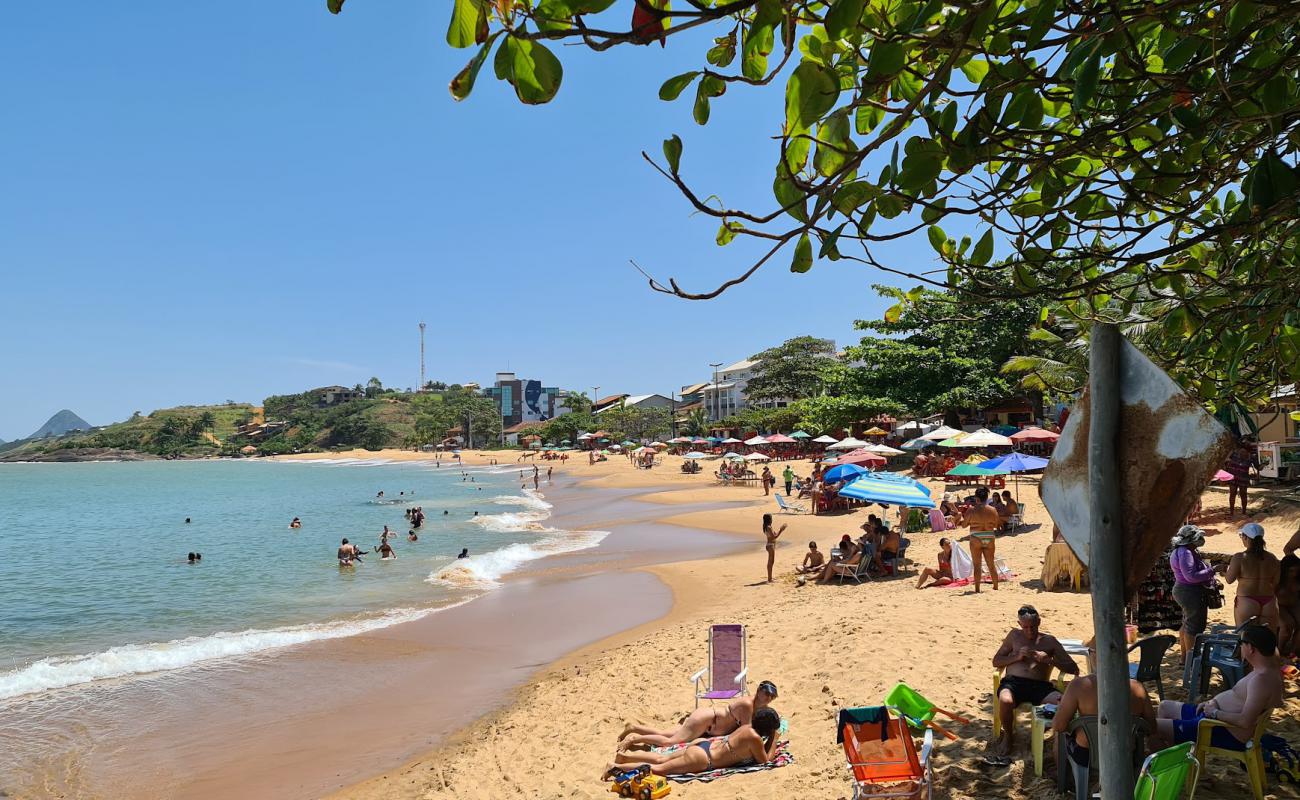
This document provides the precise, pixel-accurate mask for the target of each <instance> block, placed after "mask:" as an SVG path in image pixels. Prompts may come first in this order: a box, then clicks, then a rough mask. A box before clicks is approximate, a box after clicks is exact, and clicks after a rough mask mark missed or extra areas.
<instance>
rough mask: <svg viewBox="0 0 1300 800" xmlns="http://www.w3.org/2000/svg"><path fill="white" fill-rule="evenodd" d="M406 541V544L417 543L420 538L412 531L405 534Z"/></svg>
mask: <svg viewBox="0 0 1300 800" xmlns="http://www.w3.org/2000/svg"><path fill="white" fill-rule="evenodd" d="M406 541H408V542H418V541H420V537H419V536H417V535H416V533H415V531H414V530H409V531H407V532H406Z"/></svg>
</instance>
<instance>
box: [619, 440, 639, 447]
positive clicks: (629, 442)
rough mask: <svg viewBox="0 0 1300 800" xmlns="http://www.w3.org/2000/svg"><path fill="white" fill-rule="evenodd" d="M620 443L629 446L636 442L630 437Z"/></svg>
mask: <svg viewBox="0 0 1300 800" xmlns="http://www.w3.org/2000/svg"><path fill="white" fill-rule="evenodd" d="M621 444H622V445H623V446H624V447H631V446H633V445H635V444H636V442H634V441H632V440H631V439H624V440H623V441H622V442H621Z"/></svg>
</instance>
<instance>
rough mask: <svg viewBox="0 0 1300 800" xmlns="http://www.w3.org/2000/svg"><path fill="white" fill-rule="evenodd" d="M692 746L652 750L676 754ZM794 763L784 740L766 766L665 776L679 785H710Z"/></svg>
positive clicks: (721, 738) (713, 739)
mask: <svg viewBox="0 0 1300 800" xmlns="http://www.w3.org/2000/svg"><path fill="white" fill-rule="evenodd" d="M726 738H727V737H725V736H715V737H713V738H712V739H710V741H713V742H720V741H723V740H724V739H726ZM690 746H691V743H690V742H682V743H681V744H673V745H669V746H667V747H652V748H650V749H651V750H653V751H654V752H656V753H676V752H678V751H679V750H685V749H686V748H687V747H690ZM793 761H794V756H793V755H791V754H790V742H789V741H788V740H782V741H780V742H777V743H776V755H775V756H773V757H772V760H771V761H769V762H767V763H766V764H749V765H747V766H740V767H726V768H723V769H713V770H709V771H708V772H692V773H688V774H686V775H665V776H664V777H665V778H667V779H668V780H670V781H676V782H677V783H690V782H691V781H699V782H701V783H708V782H709V781H713V780H717V779H718V778H724V777H726V776H728V775H740V774H742V773H745V772H762V771H763V770H768V769H776V768H777V767H784V766H785V765H786V764H790V763H792V762H793Z"/></svg>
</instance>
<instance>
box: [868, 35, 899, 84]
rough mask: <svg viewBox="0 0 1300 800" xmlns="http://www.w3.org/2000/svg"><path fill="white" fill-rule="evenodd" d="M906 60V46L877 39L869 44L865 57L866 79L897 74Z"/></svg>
mask: <svg viewBox="0 0 1300 800" xmlns="http://www.w3.org/2000/svg"><path fill="white" fill-rule="evenodd" d="M906 61H907V48H906V47H904V46H903V45H902V44H900V43H899V42H881V41H877V42H876V43H875V44H874V45H872V46H871V55H870V57H869V58H868V59H867V75H866V77H867V79H868V80H871V79H876V80H879V79H880V78H888V77H891V76H893V75H897V74H898V73H899V72H900V71H901V70H902V69H903V64H905V63H906Z"/></svg>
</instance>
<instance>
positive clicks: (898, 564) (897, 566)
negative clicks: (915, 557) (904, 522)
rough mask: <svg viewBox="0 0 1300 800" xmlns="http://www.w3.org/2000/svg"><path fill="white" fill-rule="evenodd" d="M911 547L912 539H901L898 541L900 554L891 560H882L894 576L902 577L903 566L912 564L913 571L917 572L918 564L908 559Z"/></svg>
mask: <svg viewBox="0 0 1300 800" xmlns="http://www.w3.org/2000/svg"><path fill="white" fill-rule="evenodd" d="M911 545H912V540H911V539H905V538H900V539H899V540H898V552H897V553H896V554H895V555H894V557H893V558H890V559H884V558H883V557H882V560H883V561H884V562H885V563H887V564H889V566H890V569H891V570H892V574H893V575H895V576H898V575H902V574H903V566H904V565H905V564H910V565H911V566H912V570H911V571H912V572H916V564H915V563H914V562H913V561H912V560H911V559H910V558H908V557H907V548H908V547H911Z"/></svg>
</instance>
